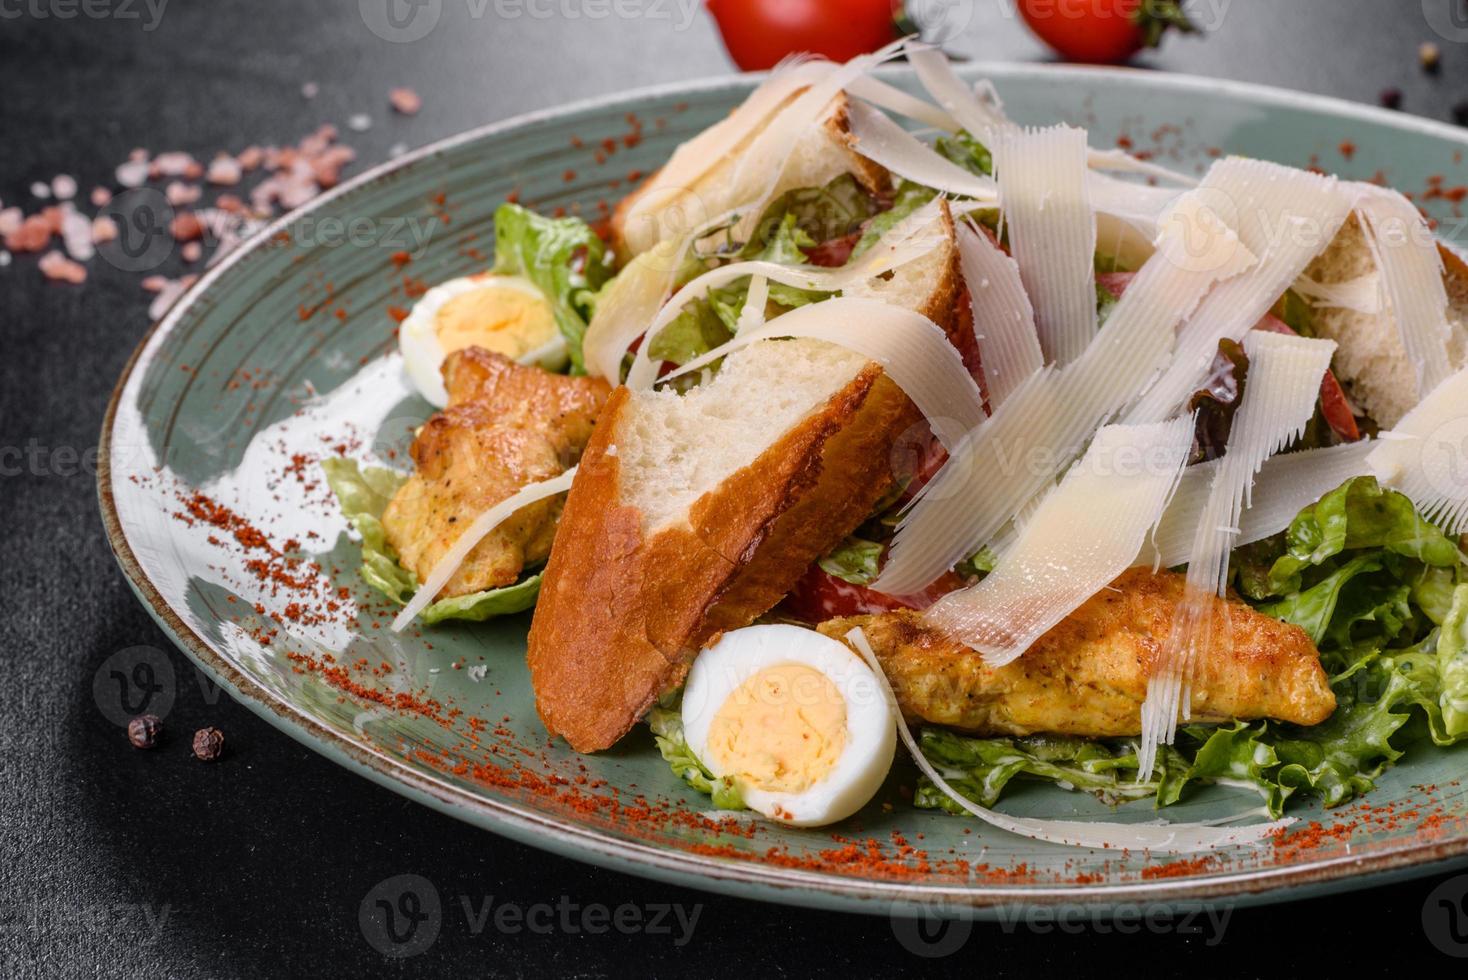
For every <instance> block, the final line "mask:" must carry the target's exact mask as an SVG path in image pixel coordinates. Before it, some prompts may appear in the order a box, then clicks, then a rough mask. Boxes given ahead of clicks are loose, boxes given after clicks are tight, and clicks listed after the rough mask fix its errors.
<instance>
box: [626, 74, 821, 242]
mask: <svg viewBox="0 0 1468 980" xmlns="http://www.w3.org/2000/svg"><path fill="white" fill-rule="evenodd" d="M835 69H836V66H835V65H833V64H831V63H830V62H827V61H801V62H795V63H792V64H790V65H788V66H784V67H781V68H777V69H776V70H775V71H774V72H772V73H771V74H770V77H769V78H767V79H765V81H763V82H762V83H760V85H759V87H758V88H756V89H755V90H754V91H753V92H751V93H750V94H749V96H748V97H747V98H746V99H745V100H744V101H743V102H742V103H740V105H739V106H738V108H736V109H735V110H734V111H733V112H732V113H730V114H729V115H728V116H727V117H725V118H724V119H721V120H720V121H719V122H716V123H714V124H713V125H712V126H710V127H709V128H708V129H705V130H704V131H703V132H701V133H699V134H698V135H697V136H694V137H693V138H692V139H690V140H688V141H686V142H684V143H682V144H680V145H679V146H678V148H677V149H675V150H674V151H673V154H672V156H670V157H669V158H668V162H667V163H665V164H663V166H662V167H661V169H659V170H658V172H657V173H655V174H653V175H652V177H650V178H648V181H647V183H646V184H645V185H644V187H643V188H642V193H641V194H640V195H639V197H638V199H637V200H636V201H634V202H633V204H632V207H631V208H630V210H629V211H628V213H627V216H626V220H625V222H624V226H625V235H626V238H627V242H628V245H629V247H630V248H631V249H632V251H633V252H634V253H640V252H643V251H646V250H647V249H649V248H651V247H652V246H653V245H655V244H657V242H658V241H659V239H661V238H663V237H664V235H663V230H662V228H661V224H662V222H661V220H660V218H659V217H658V214H657V212H660V211H662V210H664V209H665V208H667V207H668V206H669V205H670V204H672V203H673V202H674V200H675V199H676V198H679V197H682V196H684V195H686V194H688V193H689V190H690V189H691V188H692V187H693V186H694V185H695V184H697V183H698V181H699V180H701V179H702V178H703V177H705V176H707V174H708V173H709V171H710V170H712V169H713V168H714V167H716V166H718V164H719V162H720V161H722V160H724V159H725V158H726V157H728V156H730V155H732V154H734V153H735V152H737V151H738V150H739V147H740V146H741V144H743V143H745V142H746V141H748V140H749V139H751V137H752V136H753V135H754V133H755V132H756V131H757V130H758V129H759V128H760V127H761V126H763V125H764V124H765V123H766V122H768V121H769V120H770V118H771V117H773V116H774V115H775V113H776V112H778V111H779V110H780V108H781V107H782V106H784V105H785V104H786V103H787V102H789V101H790V100H791V99H793V98H794V97H795V95H796V93H797V92H800V91H801V90H803V89H806V88H808V87H809V86H810V85H811V84H812V83H814V82H816V81H819V80H820V79H822V78H825V77H826V76H828V75H830V74H831V72H833V71H835Z"/></svg>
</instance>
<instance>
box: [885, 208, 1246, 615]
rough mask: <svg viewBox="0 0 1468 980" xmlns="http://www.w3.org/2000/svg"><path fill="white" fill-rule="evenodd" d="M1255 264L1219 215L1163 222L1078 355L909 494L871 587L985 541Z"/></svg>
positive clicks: (909, 588)
mask: <svg viewBox="0 0 1468 980" xmlns="http://www.w3.org/2000/svg"><path fill="white" fill-rule="evenodd" d="M1205 193H1206V191H1205V190H1204V188H1198V189H1197V190H1194V191H1189V192H1188V195H1189V196H1194V197H1195V198H1196V197H1197V196H1200V195H1203V194H1205ZM1195 203H1196V202H1195ZM1175 213H1176V215H1177V216H1178V217H1179V218H1180V219H1181V218H1182V217H1183V216H1186V215H1192V216H1193V217H1194V218H1195V219H1198V218H1199V215H1200V213H1201V210H1200V208H1199V207H1196V206H1194V204H1182V203H1180V204H1179V206H1178V207H1177V208H1176V209H1175ZM1202 232H1207V234H1196V233H1202ZM1184 237H1190V239H1191V240H1190V241H1189V242H1186V243H1185V242H1183V241H1181V240H1177V239H1182V238H1184ZM1253 264H1254V256H1253V254H1252V253H1251V252H1250V251H1249V250H1248V249H1247V248H1245V247H1244V246H1243V244H1242V243H1241V242H1239V241H1238V240H1237V237H1236V236H1235V235H1234V234H1233V232H1232V230H1231V228H1230V227H1229V226H1228V225H1227V224H1226V223H1224V222H1221V221H1219V222H1213V221H1211V220H1210V221H1203V220H1196V221H1194V222H1188V221H1183V220H1176V221H1167V222H1165V224H1164V228H1163V234H1162V236H1161V238H1160V239H1159V247H1158V249H1157V251H1156V253H1155V254H1154V255H1153V256H1152V257H1151V258H1150V259H1148V260H1147V263H1146V264H1145V265H1143V266H1142V269H1141V271H1140V272H1139V273H1137V277H1136V279H1134V280H1133V281H1132V284H1131V286H1130V287H1128V289H1127V291H1126V293H1125V294H1123V295H1122V298H1121V299H1120V300H1119V301H1118V302H1117V304H1116V307H1115V308H1114V309H1113V310H1112V311H1111V315H1110V317H1109V318H1108V319H1107V321H1106V324H1105V325H1104V326H1103V327H1102V328H1101V331H1100V333H1099V334H1097V336H1096V339H1095V341H1094V342H1093V343H1092V344H1091V345H1090V346H1089V347H1088V348H1087V349H1086V351H1085V353H1084V354H1083V355H1082V356H1081V358H1080V359H1079V360H1077V361H1076V362H1075V363H1074V364H1072V365H1070V366H1069V367H1067V368H1065V369H1064V370H1062V371H1056V370H1054V369H1053V368H1047V369H1045V370H1042V371H1040V372H1038V373H1036V374H1034V375H1032V376H1031V378H1030V379H1028V380H1027V381H1025V382H1024V383H1023V384H1021V385H1020V387H1019V388H1018V389H1017V390H1015V391H1013V392H1012V393H1011V394H1010V395H1009V396H1008V398H1007V400H1006V401H1005V402H1004V404H1003V405H1001V406H999V408H998V409H997V410H996V411H995V413H994V415H993V417H992V418H990V419H989V421H988V422H987V423H985V424H984V425H982V426H980V427H979V428H978V429H977V430H975V431H974V432H972V433H970V434H969V435H968V436H967V437H965V439H964V441H963V443H962V444H961V445H960V446H959V447H958V449H957V450H955V452H954V453H953V455H952V456H951V457H950V458H949V460H948V462H947V463H945V464H944V466H943V468H942V469H940V470H939V471H938V474H937V475H936V476H935V477H934V478H933V479H932V480H931V481H929V483H928V484H927V485H926V486H925V487H924V488H923V490H922V491H921V492H920V493H919V494H918V495H917V496H916V497H915V498H914V500H913V502H912V504H911V506H910V509H909V510H908V512H907V514H906V515H905V516H904V517H903V519H902V521H901V523H899V525H898V528H897V535H896V537H894V539H893V542H892V548H891V551H890V552H889V553H888V560H887V563H886V564H885V565H884V566H883V567H882V571H881V573H880V574H879V575H878V577H877V580H876V581H875V582H874V583H873V585H872V587H873V588H875V589H877V590H878V591H880V592H886V593H887V594H889V595H913V594H916V593H917V592H919V591H920V590H922V589H923V588H925V587H926V586H927V585H928V584H929V583H931V582H933V581H934V580H935V579H937V578H938V576H940V575H942V574H943V573H944V572H946V571H948V569H950V568H952V567H953V564H954V563H955V562H957V561H959V560H961V559H963V558H967V557H968V556H969V555H972V554H974V553H975V552H977V551H978V550H979V548H980V547H982V546H983V545H985V544H988V543H989V542H991V541H992V540H993V538H994V535H995V534H997V533H998V532H999V530H1000V529H1001V528H1002V527H1003V526H1004V525H1005V524H1006V523H1007V522H1008V521H1010V520H1011V519H1013V518H1014V517H1015V516H1016V515H1017V514H1019V513H1020V512H1021V510H1022V509H1023V508H1024V507H1025V506H1026V505H1027V504H1028V503H1029V502H1030V500H1031V499H1032V498H1033V497H1034V496H1035V495H1036V494H1037V493H1039V492H1040V491H1041V490H1042V489H1045V488H1046V487H1048V486H1049V485H1050V484H1051V483H1052V482H1053V481H1054V479H1055V477H1056V476H1057V475H1059V473H1060V472H1061V471H1062V470H1063V469H1064V468H1065V467H1066V466H1068V465H1069V464H1070V462H1071V460H1073V459H1075V457H1076V455H1078V454H1079V452H1080V450H1081V449H1083V448H1084V447H1085V445H1086V443H1087V442H1088V441H1089V440H1090V437H1091V434H1092V433H1093V432H1094V431H1095V429H1096V427H1097V426H1099V425H1101V424H1102V423H1103V422H1105V421H1107V420H1108V419H1109V418H1111V417H1112V416H1113V415H1114V414H1115V413H1116V412H1118V411H1119V410H1120V409H1121V408H1122V407H1123V406H1125V405H1126V404H1127V403H1129V402H1130V401H1132V400H1133V399H1134V398H1135V397H1136V394H1137V392H1138V391H1140V390H1141V389H1142V387H1143V385H1144V384H1145V383H1146V382H1147V381H1148V380H1150V379H1151V378H1152V377H1153V376H1154V375H1155V374H1156V373H1157V372H1158V371H1159V370H1160V369H1161V368H1162V367H1163V365H1164V364H1165V363H1166V362H1167V358H1168V355H1169V353H1170V352H1171V350H1172V344H1173V339H1174V336H1175V333H1176V329H1177V325H1178V324H1179V323H1181V322H1183V321H1184V320H1185V319H1186V318H1187V317H1188V316H1189V315H1190V314H1191V313H1192V311H1193V310H1194V309H1195V308H1196V307H1197V305H1198V302H1199V301H1200V300H1201V299H1202V298H1203V297H1204V296H1205V295H1206V294H1207V293H1208V291H1209V290H1210V289H1212V288H1213V287H1214V284H1215V283H1218V282H1220V281H1224V280H1227V279H1230V278H1231V277H1234V276H1237V275H1239V274H1241V273H1242V272H1244V271H1245V270H1247V269H1248V268H1250V267H1251V266H1252V265H1253ZM1160 421H1165V420H1160Z"/></svg>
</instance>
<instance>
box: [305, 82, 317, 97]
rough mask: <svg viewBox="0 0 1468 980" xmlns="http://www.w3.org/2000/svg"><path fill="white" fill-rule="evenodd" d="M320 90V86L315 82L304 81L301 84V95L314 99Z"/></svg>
mask: <svg viewBox="0 0 1468 980" xmlns="http://www.w3.org/2000/svg"><path fill="white" fill-rule="evenodd" d="M320 92H321V86H320V85H317V84H316V83H315V82H306V83H305V84H304V85H302V86H301V95H302V96H304V97H305V98H308V99H314V98H316V96H317V95H318V94H320Z"/></svg>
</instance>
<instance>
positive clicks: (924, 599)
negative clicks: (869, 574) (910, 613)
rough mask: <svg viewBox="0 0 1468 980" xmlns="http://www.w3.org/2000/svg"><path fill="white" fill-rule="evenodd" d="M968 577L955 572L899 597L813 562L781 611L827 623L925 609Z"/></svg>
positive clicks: (959, 587)
mask: <svg viewBox="0 0 1468 980" xmlns="http://www.w3.org/2000/svg"><path fill="white" fill-rule="evenodd" d="M964 585H965V582H964V580H963V579H962V578H961V577H959V576H958V575H956V574H954V573H953V572H948V573H946V574H945V575H944V576H943V577H942V578H940V579H939V580H938V581H936V582H934V583H933V584H932V585H930V586H928V587H927V588H926V589H924V590H923V594H922V595H921V596H913V597H910V599H899V598H897V597H895V596H890V595H883V594H882V593H881V592H876V591H873V590H872V589H869V588H867V587H866V586H864V585H855V584H853V583H851V582H847V581H845V580H843V579H839V578H837V577H836V576H834V575H832V574H831V573H829V572H827V571H826V570H825V569H824V568H822V567H821V566H820V565H818V564H814V563H812V565H811V566H810V568H808V569H806V572H805V575H804V576H802V577H801V579H800V581H799V582H797V583H795V588H794V589H792V590H791V591H790V594H789V595H788V596H786V597H785V601H784V602H783V603H782V604H781V606H780V611H781V612H783V613H785V614H786V615H787V616H791V617H793V618H795V619H799V620H801V621H802V622H806V623H824V622H825V621H826V620H828V619H838V618H840V617H843V616H867V615H871V614H873V613H882V612H890V611H892V610H894V609H925V608H927V607H928V606H931V605H932V604H933V603H935V602H937V601H938V600H939V599H940V598H942V597H943V596H944V595H947V594H948V593H949V592H952V591H953V590H955V589H961V588H963V586H964Z"/></svg>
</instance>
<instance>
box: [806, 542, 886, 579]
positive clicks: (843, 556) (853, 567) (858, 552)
mask: <svg viewBox="0 0 1468 980" xmlns="http://www.w3.org/2000/svg"><path fill="white" fill-rule="evenodd" d="M881 559H882V544H881V542H879V541H867V540H866V539H864V538H857V537H851V538H847V539H846V540H845V541H843V542H841V544H840V546H839V547H837V548H836V550H835V551H833V552H831V553H830V554H829V555H827V556H826V557H824V558H822V559H821V560H820V561H819V562H817V564H818V565H820V566H821V568H822V569H823V570H824V571H825V572H826V573H827V574H828V575H832V576H835V577H836V578H839V579H841V580H842V581H843V582H850V583H852V584H853V585H869V584H870V583H871V582H872V580H874V579H875V578H876V577H877V572H878V571H879V569H878V567H877V565H878V562H880V561H881Z"/></svg>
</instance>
